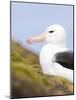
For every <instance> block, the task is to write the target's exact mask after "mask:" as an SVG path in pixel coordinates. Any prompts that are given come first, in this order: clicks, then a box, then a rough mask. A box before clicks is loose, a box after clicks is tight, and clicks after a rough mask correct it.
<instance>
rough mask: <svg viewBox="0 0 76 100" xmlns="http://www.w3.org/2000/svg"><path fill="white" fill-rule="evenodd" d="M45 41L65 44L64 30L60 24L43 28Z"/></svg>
mask: <svg viewBox="0 0 76 100" xmlns="http://www.w3.org/2000/svg"><path fill="white" fill-rule="evenodd" d="M45 33H46V39H45V40H46V42H48V43H52V44H65V43H66V32H65V30H64V28H63V27H62V26H61V25H57V24H55V25H52V26H50V27H48V28H47V29H46V30H45Z"/></svg>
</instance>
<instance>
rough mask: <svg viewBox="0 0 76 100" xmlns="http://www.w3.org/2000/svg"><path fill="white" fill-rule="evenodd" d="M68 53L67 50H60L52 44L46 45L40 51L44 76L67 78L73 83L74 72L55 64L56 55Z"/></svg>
mask: <svg viewBox="0 0 76 100" xmlns="http://www.w3.org/2000/svg"><path fill="white" fill-rule="evenodd" d="M64 51H68V49H67V48H60V47H58V46H56V45H52V44H50V43H48V44H45V45H44V46H43V47H42V49H41V51H40V56H39V59H40V64H41V69H42V72H43V73H44V74H48V75H55V76H60V77H65V78H67V79H68V80H70V81H72V82H73V70H71V69H68V68H65V67H63V66H62V65H60V64H59V63H57V62H55V54H56V53H58V52H64Z"/></svg>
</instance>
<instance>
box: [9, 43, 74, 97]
mask: <svg viewBox="0 0 76 100" xmlns="http://www.w3.org/2000/svg"><path fill="white" fill-rule="evenodd" d="M11 60H12V66H11V67H12V68H11V73H12V75H11V89H12V90H11V93H12V95H11V96H12V98H18V97H31V96H51V95H66V94H73V84H72V83H71V82H70V81H68V80H66V79H64V78H62V77H58V76H49V75H44V74H43V73H42V71H41V67H40V65H39V60H38V56H37V55H36V54H33V53H32V52H30V51H28V50H27V49H25V48H23V47H22V46H21V45H20V44H19V43H17V42H15V41H12V52H11Z"/></svg>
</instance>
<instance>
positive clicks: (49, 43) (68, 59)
mask: <svg viewBox="0 0 76 100" xmlns="http://www.w3.org/2000/svg"><path fill="white" fill-rule="evenodd" d="M43 41H45V44H44V45H43V46H42V48H41V50H40V54H39V61H40V65H41V70H42V73H43V74H47V75H55V76H60V77H64V78H66V79H68V80H70V81H71V82H72V83H73V70H74V57H73V55H74V54H73V51H72V50H69V49H68V48H67V47H66V31H65V29H64V28H63V26H61V25H58V24H55V25H51V26H50V27H48V28H46V29H45V31H44V32H43V33H41V34H40V35H39V36H33V37H29V38H28V39H27V43H29V44H32V43H36V42H43Z"/></svg>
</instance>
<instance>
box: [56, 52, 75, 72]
mask: <svg viewBox="0 0 76 100" xmlns="http://www.w3.org/2000/svg"><path fill="white" fill-rule="evenodd" d="M55 62H57V63H59V64H60V65H62V66H63V67H66V68H68V69H71V70H74V53H73V51H65V52H59V53H56V54H55Z"/></svg>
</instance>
